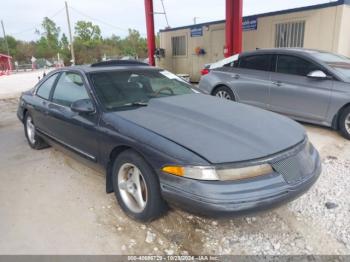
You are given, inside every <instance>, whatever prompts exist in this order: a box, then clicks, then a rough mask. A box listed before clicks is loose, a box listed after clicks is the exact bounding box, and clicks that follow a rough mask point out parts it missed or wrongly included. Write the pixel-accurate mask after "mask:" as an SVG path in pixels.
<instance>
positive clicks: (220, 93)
mask: <svg viewBox="0 0 350 262" xmlns="http://www.w3.org/2000/svg"><path fill="white" fill-rule="evenodd" d="M215 96H217V97H220V98H223V99H227V100H231V96H230V94H229V93H228V92H226V91H225V90H220V91H218V92H217V93H216V95H215Z"/></svg>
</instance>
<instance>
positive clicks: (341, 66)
mask: <svg viewBox="0 0 350 262" xmlns="http://www.w3.org/2000/svg"><path fill="white" fill-rule="evenodd" d="M312 56H314V57H315V58H316V59H318V60H321V61H322V62H324V63H326V64H327V65H329V66H330V67H332V68H333V69H334V70H335V71H337V72H338V73H340V74H341V75H342V76H343V77H344V78H346V81H347V82H350V59H349V58H347V57H345V56H342V55H338V54H332V53H327V52H320V53H313V54H312Z"/></svg>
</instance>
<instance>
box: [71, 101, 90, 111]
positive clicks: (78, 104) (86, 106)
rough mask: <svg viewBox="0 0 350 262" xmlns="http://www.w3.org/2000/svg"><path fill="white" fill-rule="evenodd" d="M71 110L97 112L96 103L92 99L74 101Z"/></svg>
mask: <svg viewBox="0 0 350 262" xmlns="http://www.w3.org/2000/svg"><path fill="white" fill-rule="evenodd" d="M70 108H71V110H72V111H73V112H77V113H87V114H88V113H93V112H95V108H94V105H93V104H92V102H91V100H90V99H80V100H77V101H74V102H73V103H72V104H71V106H70Z"/></svg>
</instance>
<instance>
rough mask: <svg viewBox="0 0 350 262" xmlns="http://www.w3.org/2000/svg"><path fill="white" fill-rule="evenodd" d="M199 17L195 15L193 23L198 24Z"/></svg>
mask: <svg viewBox="0 0 350 262" xmlns="http://www.w3.org/2000/svg"><path fill="white" fill-rule="evenodd" d="M197 18H199V17H198V16H195V17H193V24H194V25H196V24H197Z"/></svg>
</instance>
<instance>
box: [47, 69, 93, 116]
mask: <svg viewBox="0 0 350 262" xmlns="http://www.w3.org/2000/svg"><path fill="white" fill-rule="evenodd" d="M63 73H73V74H77V75H79V76H80V77H81V79H82V80H83V86H84V88H85V91H86V93H87V95H88V96H89V98H90V101H91V102H92V104H93V106H94V111H93V112H91V114H95V113H96V112H97V106H96V103H95V102H94V98H92V95H91V92H89V90H90V89H88V87H87V84H86V81H85V78H84V76H83V74H82V73H81V72H79V71H76V70H62V71H60V75H59V77H57V79H56V83H55V85H54V88H52V90H51V91H52V93H50V100H49V101H50V102H51V103H52V104H55V105H58V106H61V107H64V108H68V109H71V108H70V106H66V105H62V104H59V103H56V102H54V101H53V94H54V92H55V90H56V87H57V84H58V80H59V78H60V77H61V75H62V74H63Z"/></svg>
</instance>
